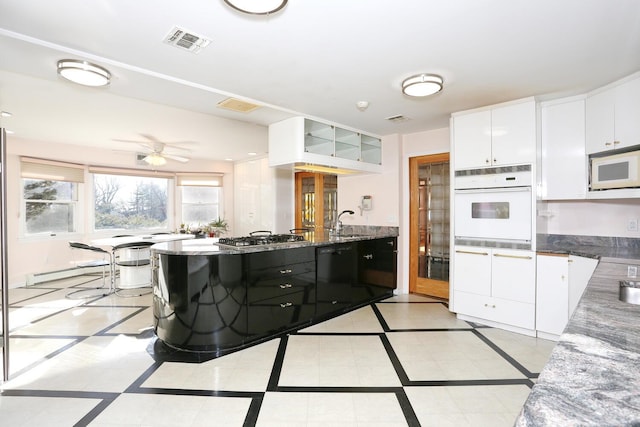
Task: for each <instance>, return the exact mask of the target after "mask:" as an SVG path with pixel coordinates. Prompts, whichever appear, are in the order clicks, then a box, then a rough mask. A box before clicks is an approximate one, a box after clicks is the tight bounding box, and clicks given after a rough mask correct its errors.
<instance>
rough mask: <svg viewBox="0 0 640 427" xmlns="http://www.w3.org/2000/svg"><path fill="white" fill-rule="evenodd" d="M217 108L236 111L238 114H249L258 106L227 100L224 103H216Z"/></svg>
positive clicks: (231, 99) (236, 100)
mask: <svg viewBox="0 0 640 427" xmlns="http://www.w3.org/2000/svg"><path fill="white" fill-rule="evenodd" d="M218 107H220V108H225V109H227V110H231V111H236V112H238V113H249V112H251V111H253V110H255V109H256V108H259V107H260V106H259V105H256V104H253V103H251V102H247V101H242V100H240V99H236V98H227V99H225V100H224V101H220V102H218Z"/></svg>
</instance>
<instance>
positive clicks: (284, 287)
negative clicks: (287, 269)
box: [280, 283, 293, 289]
mask: <svg viewBox="0 0 640 427" xmlns="http://www.w3.org/2000/svg"><path fill="white" fill-rule="evenodd" d="M292 286H293V285H292V284H291V283H283V284H282V285H280V288H281V289H287V288H290V287H292Z"/></svg>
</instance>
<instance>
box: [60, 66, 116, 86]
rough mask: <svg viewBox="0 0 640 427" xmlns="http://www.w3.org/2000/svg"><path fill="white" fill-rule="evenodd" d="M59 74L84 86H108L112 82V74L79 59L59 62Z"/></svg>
mask: <svg viewBox="0 0 640 427" xmlns="http://www.w3.org/2000/svg"><path fill="white" fill-rule="evenodd" d="M58 74H60V75H61V76H62V77H64V78H65V79H67V80H69V81H72V82H74V83H77V84H80V85H83V86H106V85H108V84H109V81H110V80H111V73H110V72H109V71H108V70H107V69H105V68H102V67H101V66H99V65H96V64H92V63H90V62H87V61H79V60H77V59H61V60H60V61H58Z"/></svg>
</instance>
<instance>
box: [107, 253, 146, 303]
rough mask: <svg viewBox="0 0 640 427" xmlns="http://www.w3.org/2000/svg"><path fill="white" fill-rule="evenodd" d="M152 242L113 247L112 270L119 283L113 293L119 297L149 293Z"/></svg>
mask: <svg viewBox="0 0 640 427" xmlns="http://www.w3.org/2000/svg"><path fill="white" fill-rule="evenodd" d="M153 244H154V243H153V242H132V243H123V244H121V245H117V246H114V247H113V255H112V256H113V261H114V269H115V268H118V270H119V276H120V283H119V284H118V285H117V286H116V287H115V293H116V295H118V296H121V297H135V296H142V295H145V294H148V293H150V292H151V255H150V253H149V247H150V246H152V245H153Z"/></svg>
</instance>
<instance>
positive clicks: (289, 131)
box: [269, 117, 382, 172]
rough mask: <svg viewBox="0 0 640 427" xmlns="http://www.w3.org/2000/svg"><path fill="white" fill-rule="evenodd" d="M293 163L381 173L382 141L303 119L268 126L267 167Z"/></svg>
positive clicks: (350, 130) (328, 124)
mask: <svg viewBox="0 0 640 427" xmlns="http://www.w3.org/2000/svg"><path fill="white" fill-rule="evenodd" d="M297 163H308V164H314V165H322V166H328V167H332V168H342V169H349V170H353V171H361V172H382V140H381V139H380V138H377V137H375V136H371V135H365V134H363V133H361V132H359V131H357V130H354V129H347V128H344V127H340V126H336V125H333V124H330V123H325V122H320V121H317V120H311V119H306V118H304V117H292V118H290V119H287V120H283V121H281V122H278V123H274V124H272V125H270V126H269V165H270V166H292V165H295V164H297Z"/></svg>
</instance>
